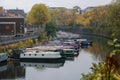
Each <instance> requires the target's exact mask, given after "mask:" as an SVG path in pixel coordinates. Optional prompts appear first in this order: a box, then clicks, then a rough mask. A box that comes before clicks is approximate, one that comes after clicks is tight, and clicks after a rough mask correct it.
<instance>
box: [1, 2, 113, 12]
mask: <svg viewBox="0 0 120 80" xmlns="http://www.w3.org/2000/svg"><path fill="white" fill-rule="evenodd" d="M111 1H112V0H0V6H3V8H5V9H16V8H18V9H24V10H25V12H28V11H29V10H30V9H31V7H32V6H33V5H34V4H37V3H42V4H45V5H46V6H50V7H66V8H73V7H74V6H79V7H81V8H82V9H84V8H86V7H89V6H93V7H94V6H99V5H106V4H109V3H111Z"/></svg>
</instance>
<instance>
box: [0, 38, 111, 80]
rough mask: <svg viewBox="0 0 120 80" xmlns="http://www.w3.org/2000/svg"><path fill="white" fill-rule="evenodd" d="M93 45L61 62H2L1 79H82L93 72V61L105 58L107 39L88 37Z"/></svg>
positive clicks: (0, 65) (96, 61) (0, 66)
mask: <svg viewBox="0 0 120 80" xmlns="http://www.w3.org/2000/svg"><path fill="white" fill-rule="evenodd" d="M87 38H88V39H89V40H91V41H93V46H90V47H87V48H80V52H79V55H78V56H76V57H68V58H67V59H66V60H65V61H63V62H60V63H44V62H43V63H28V62H18V61H15V62H9V63H2V64H0V80H80V79H81V77H82V76H81V74H82V73H89V72H91V69H90V68H91V67H92V63H98V62H99V61H102V59H104V56H105V55H106V53H108V52H109V50H108V49H107V44H106V41H107V40H105V41H104V40H103V38H96V37H87Z"/></svg>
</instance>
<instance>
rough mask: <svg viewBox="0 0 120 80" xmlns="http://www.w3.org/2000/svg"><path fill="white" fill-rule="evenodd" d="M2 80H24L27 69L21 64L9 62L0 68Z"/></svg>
mask: <svg viewBox="0 0 120 80" xmlns="http://www.w3.org/2000/svg"><path fill="white" fill-rule="evenodd" d="M0 70H1V71H0V79H8V80H9V79H12V80H14V79H23V78H25V68H24V67H22V66H20V63H19V62H9V63H7V64H4V65H2V66H1V67H0Z"/></svg>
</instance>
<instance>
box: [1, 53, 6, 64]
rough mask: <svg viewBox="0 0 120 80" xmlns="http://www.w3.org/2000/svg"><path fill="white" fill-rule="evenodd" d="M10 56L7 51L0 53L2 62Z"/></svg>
mask: <svg viewBox="0 0 120 80" xmlns="http://www.w3.org/2000/svg"><path fill="white" fill-rule="evenodd" d="M7 59H8V56H7V54H6V53H0V62H4V61H7Z"/></svg>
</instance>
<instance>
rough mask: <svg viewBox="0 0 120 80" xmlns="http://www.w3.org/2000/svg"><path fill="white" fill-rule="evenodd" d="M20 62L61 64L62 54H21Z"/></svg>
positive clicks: (48, 52)
mask: <svg viewBox="0 0 120 80" xmlns="http://www.w3.org/2000/svg"><path fill="white" fill-rule="evenodd" d="M20 60H21V61H25V62H48V63H49V62H53V63H54V62H59V61H61V60H62V56H61V54H60V52H52V51H38V50H33V51H28V52H24V53H21V54H20Z"/></svg>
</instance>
